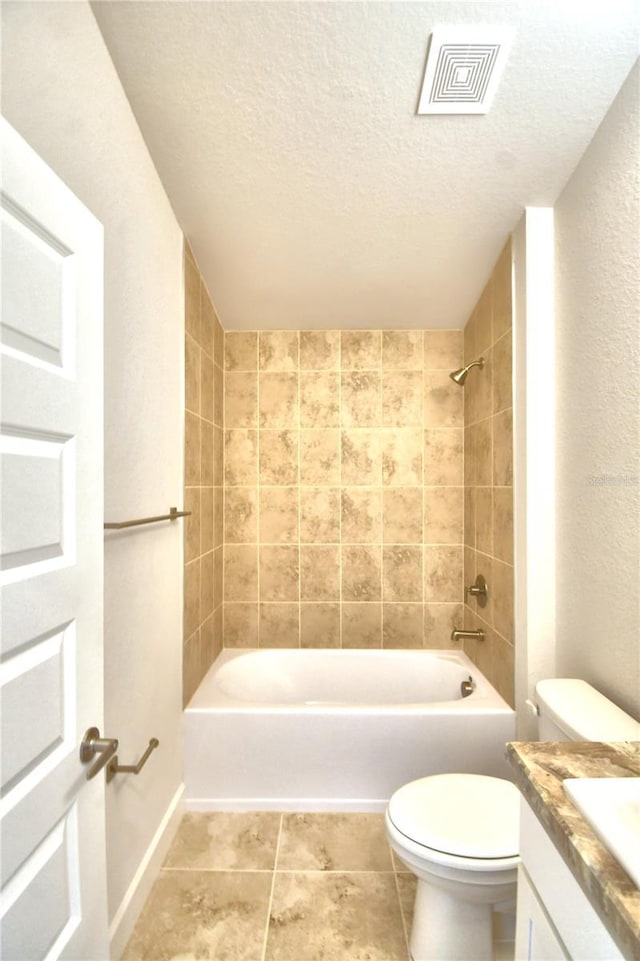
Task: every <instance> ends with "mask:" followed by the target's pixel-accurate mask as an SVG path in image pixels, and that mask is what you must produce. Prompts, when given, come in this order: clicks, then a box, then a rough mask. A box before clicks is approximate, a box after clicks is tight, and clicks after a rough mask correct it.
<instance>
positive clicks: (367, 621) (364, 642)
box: [341, 603, 382, 648]
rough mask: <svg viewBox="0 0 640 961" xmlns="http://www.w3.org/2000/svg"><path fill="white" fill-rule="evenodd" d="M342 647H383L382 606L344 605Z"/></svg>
mask: <svg viewBox="0 0 640 961" xmlns="http://www.w3.org/2000/svg"><path fill="white" fill-rule="evenodd" d="M341 607H342V611H341V613H342V647H343V648H348V647H356V648H379V647H382V604H380V603H373V604H371V603H365V604H350V603H343V604H342V605H341Z"/></svg>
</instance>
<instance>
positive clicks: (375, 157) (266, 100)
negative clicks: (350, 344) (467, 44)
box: [92, 0, 640, 329]
mask: <svg viewBox="0 0 640 961" xmlns="http://www.w3.org/2000/svg"><path fill="white" fill-rule="evenodd" d="M92 7H93V10H94V13H95V15H96V18H97V20H98V23H99V25H100V28H101V30H102V33H103V35H104V37H105V41H106V43H107V46H108V48H109V50H110V52H111V55H112V57H113V60H114V63H115V65H116V68H117V70H118V72H119V74H120V77H121V79H122V83H123V85H124V88H125V90H126V92H127V95H128V97H129V99H130V101H131V105H132V107H133V110H134V112H135V114H136V117H137V119H138V122H139V124H140V127H141V130H142V133H143V135H144V137H145V140H146V142H147V144H148V146H149V149H150V152H151V155H152V157H153V159H154V161H155V164H156V167H157V169H158V172H159V174H160V177H161V178H162V180H163V183H164V185H165V189H166V191H167V193H168V195H169V198H170V200H171V202H172V204H173V207H174V210H175V212H176V215H177V217H178V220H179V221H180V224H181V226H182V228H183V230H184V231H185V234H186V235H187V237H188V239H189V241H190V243H191V246H192V248H193V250H194V253H195V255H196V258H197V260H198V263H199V265H200V267H201V270H202V272H203V275H204V277H205V280H206V283H207V286H208V287H209V290H210V292H211V294H212V297H213V300H214V303H215V305H216V308H217V310H218V313H219V315H220V319H221V321H222V323H223V326H224V327H225V328H227V329H250V328H251V329H255V328H263V329H266V328H284V327H294V328H300V327H365V328H366V327H423V326H424V327H459V326H461V325H462V324H464V322H465V320H466V318H467V316H468V315H469V313H470V310H471V309H472V307H473V304H474V303H475V301H476V299H477V297H478V294H479V293H480V291H481V289H482V287H483V285H484V282H485V280H486V278H487V276H488V275H489V272H490V269H491V266H492V264H493V263H494V261H495V259H496V257H497V255H498V253H499V251H500V249H501V247H502V245H503V243H504V241H505V238H506V236H507V234H508V233H509V232H510V231H511V230H512V229H513V227H514V226H515V224H516V222H517V221H518V219H519V216H520V213H521V211H522V209H523V207H524V206H525V205H538V204H542V205H549V204H553V203H554V201H555V200H556V198H557V196H558V194H559V193H560V191H561V189H562V187H563V186H564V184H565V183H566V181H567V179H568V178H569V177H570V175H571V173H572V171H573V169H574V168H575V166H576V164H577V162H578V160H579V159H580V157H581V155H582V153H583V152H584V150H585V148H586V146H587V144H588V143H589V141H590V140H591V138H592V136H593V134H594V132H595V130H596V128H597V127H598V125H599V123H600V121H601V120H602V118H603V116H604V115H605V113H606V111H607V110H608V108H609V106H610V104H611V102H612V101H613V99H614V97H615V95H616V93H617V91H618V90H619V88H620V86H621V85H622V83H623V81H624V78H625V76H626V75H627V73H628V72H629V70H630V68H631V66H632V64H633V62H634V60H635V58H636V56H637V53H638V23H639V19H640V0H597V2H595V0H522V2H520V0H512V2H502V0H494V2H464V3H461V2H457V0H450V2H437V3H431V2H427V3H405V2H373V0H366V2H362V3H361V2H344V3H343V2H336V3H334V2H317V3H315V2H311V3H307V2H297V3H296V2H290V3H281V2H248V0H240V2H209V0H197V2H191V0H182V2H148V3H147V2H142V3H140V2H135V0H133V2H110V0H99V2H96V3H93V4H92ZM469 22H478V23H494V24H513V25H514V26H515V27H516V31H517V32H516V38H515V43H514V46H513V49H512V51H511V56H510V59H509V62H508V64H507V67H506V70H505V73H504V75H503V77H502V81H501V84H500V88H499V90H498V93H497V95H496V99H495V101H494V104H493V107H492V109H491V111H490V113H489V114H487V115H486V116H469V117H459V116H453V117H451V116H435V117H433V116H426V117H422V116H421V117H419V116H416V112H415V111H416V105H417V100H418V95H419V90H420V84H421V81H422V76H423V71H424V63H425V55H426V51H427V47H428V38H429V34H430V32H431V30H432V28H433V26H434V25H436V24H441V23H444V24H456V23H469Z"/></svg>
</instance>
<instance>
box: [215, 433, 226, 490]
mask: <svg viewBox="0 0 640 961" xmlns="http://www.w3.org/2000/svg"><path fill="white" fill-rule="evenodd" d="M213 484H214V487H222V485H223V484H224V431H223V429H222V427H215V426H214V428H213Z"/></svg>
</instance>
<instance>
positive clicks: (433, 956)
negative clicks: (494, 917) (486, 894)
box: [409, 879, 493, 961]
mask: <svg viewBox="0 0 640 961" xmlns="http://www.w3.org/2000/svg"><path fill="white" fill-rule="evenodd" d="M409 947H410V950H411V957H412V958H413V961H492V952H493V944H492V928H491V904H482V903H479V904H478V903H473V902H471V901H460V899H459V898H456V897H453V896H452V895H451V894H449V892H448V891H445V890H443V889H442V888H439V887H435V886H433V885H431V884H429V883H427V882H426V881H422V880H420V879H419V880H418V887H417V890H416V901H415V906H414V912H413V924H412V926H411V937H410V940H409Z"/></svg>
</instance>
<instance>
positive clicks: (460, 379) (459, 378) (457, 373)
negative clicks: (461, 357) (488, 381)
mask: <svg viewBox="0 0 640 961" xmlns="http://www.w3.org/2000/svg"><path fill="white" fill-rule="evenodd" d="M472 367H479V368H480V370H482V368H483V367H484V357H481V358H480V360H474V361H473V363H472V364H467V366H466V367H461V368H460V369H459V370H454V371H453V373H451V374H449V377H450V378H451V380H452V381H454V382H455V383H456V384H458V385H459V386H460V387H464V382H465V380H466V379H467V374H468V373H469V371H470V370H471V368H472Z"/></svg>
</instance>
